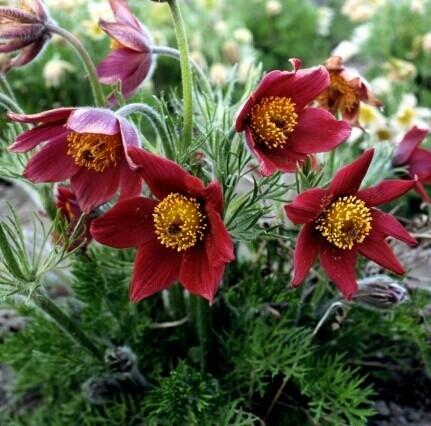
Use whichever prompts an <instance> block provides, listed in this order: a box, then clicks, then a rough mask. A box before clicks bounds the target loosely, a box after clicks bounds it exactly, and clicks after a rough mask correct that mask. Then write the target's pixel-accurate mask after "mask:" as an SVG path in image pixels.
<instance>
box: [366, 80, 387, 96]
mask: <svg viewBox="0 0 431 426" xmlns="http://www.w3.org/2000/svg"><path fill="white" fill-rule="evenodd" d="M370 85H371V89H372V90H373V92H374V93H375V94H376V96H387V95H388V94H389V93H390V92H391V89H392V88H391V82H390V80H389V79H388V78H387V77H384V76H379V77H376V78H374V79H373V80H371V81H370Z"/></svg>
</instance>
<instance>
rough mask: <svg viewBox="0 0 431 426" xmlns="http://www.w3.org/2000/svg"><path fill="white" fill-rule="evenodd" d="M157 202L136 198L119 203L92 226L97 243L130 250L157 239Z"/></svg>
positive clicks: (92, 232)
mask: <svg viewBox="0 0 431 426" xmlns="http://www.w3.org/2000/svg"><path fill="white" fill-rule="evenodd" d="M156 205H157V201H155V200H151V199H150V198H143V197H135V198H129V199H128V200H125V201H121V202H119V203H117V204H116V205H115V206H114V207H113V208H112V209H111V210H109V211H108V212H107V213H105V214H104V215H103V216H101V217H99V218H97V219H95V220H94V221H93V223H92V225H91V234H92V235H93V237H94V239H95V240H96V241H99V243H102V244H104V245H106V246H109V247H115V248H128V247H135V246H139V245H142V244H145V243H147V242H148V241H151V240H153V239H155V234H154V222H153V211H154V207H155V206H156Z"/></svg>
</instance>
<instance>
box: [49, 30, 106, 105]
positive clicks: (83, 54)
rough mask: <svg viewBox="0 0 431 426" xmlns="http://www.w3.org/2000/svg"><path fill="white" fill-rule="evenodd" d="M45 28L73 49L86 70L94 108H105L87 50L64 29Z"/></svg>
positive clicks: (94, 68)
mask: <svg viewBox="0 0 431 426" xmlns="http://www.w3.org/2000/svg"><path fill="white" fill-rule="evenodd" d="M47 28H48V30H49V31H51V33H55V34H58V35H59V36H61V37H63V38H64V39H65V40H66V41H67V42H68V43H69V44H70V45H71V46H72V47H73V48H74V49H75V51H76V53H77V54H78V56H79V57H80V59H81V60H82V63H83V65H84V67H85V68H86V70H87V73H88V78H89V80H90V84H91V89H92V91H93V97H94V101H95V103H96V106H98V107H103V106H105V95H104V94H103V89H102V86H101V85H100V82H99V79H98V77H97V71H96V67H95V66H94V62H93V60H92V59H91V57H90V55H89V53H88V51H87V49H86V48H85V47H84V45H83V44H82V43H81V41H80V40H79V39H78V38H77V37H76V36H75V35H73V34H72V33H70V32H69V31H67V30H65V29H64V28H61V27H57V26H56V25H52V24H48V25H47Z"/></svg>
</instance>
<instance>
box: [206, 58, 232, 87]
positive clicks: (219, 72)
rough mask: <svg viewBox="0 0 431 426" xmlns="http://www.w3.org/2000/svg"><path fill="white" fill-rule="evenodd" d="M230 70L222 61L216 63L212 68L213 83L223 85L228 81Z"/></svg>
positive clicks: (211, 78)
mask: <svg viewBox="0 0 431 426" xmlns="http://www.w3.org/2000/svg"><path fill="white" fill-rule="evenodd" d="M227 76H228V72H227V69H226V67H225V66H224V65H223V64H221V63H218V62H217V63H215V64H213V65H211V68H210V81H211V83H213V84H215V85H217V86H222V85H223V84H225V83H226V81H227Z"/></svg>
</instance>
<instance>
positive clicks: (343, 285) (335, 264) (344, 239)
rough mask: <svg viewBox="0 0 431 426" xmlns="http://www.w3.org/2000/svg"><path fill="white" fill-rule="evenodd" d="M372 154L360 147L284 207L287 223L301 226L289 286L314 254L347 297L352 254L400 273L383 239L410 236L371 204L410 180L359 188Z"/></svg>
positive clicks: (396, 193)
mask: <svg viewBox="0 0 431 426" xmlns="http://www.w3.org/2000/svg"><path fill="white" fill-rule="evenodd" d="M373 155H374V151H373V150H368V151H366V152H365V153H364V154H363V155H362V156H361V157H359V158H358V159H357V160H356V161H354V162H353V163H351V164H349V165H347V166H345V167H343V168H341V169H340V170H339V171H338V172H337V174H336V175H335V176H334V178H333V180H332V182H331V184H330V185H329V188H328V189H322V188H313V189H310V190H308V191H305V192H303V193H302V194H299V195H297V196H296V198H295V199H294V200H293V202H292V203H291V204H289V205H287V206H285V210H286V213H287V216H288V217H289V219H290V220H291V221H292V222H294V223H296V224H304V226H303V227H302V229H301V231H300V232H299V235H298V239H297V242H296V247H295V253H294V260H293V262H294V276H293V280H292V285H293V286H294V287H297V286H299V285H300V284H301V283H302V282H303V281H304V279H305V277H306V276H307V274H308V272H309V271H310V269H311V267H312V265H313V263H314V261H315V260H316V258H317V257H319V260H320V263H321V265H322V267H323V269H324V271H325V272H326V274H327V275H328V277H329V278H330V279H331V280H332V281H333V282H334V283H335V284H336V285H337V287H338V288H339V289H340V291H341V292H342V293H343V294H344V296H345V297H347V298H351V297H352V296H353V295H354V294H355V292H356V290H357V284H356V274H355V263H356V255H357V254H358V253H359V254H362V255H363V256H365V257H367V258H368V259H371V260H372V261H374V262H376V263H378V264H379V265H381V266H383V267H384V268H387V269H390V270H391V271H393V272H395V273H396V274H404V273H405V270H404V268H403V266H402V265H401V264H400V263H399V261H398V259H397V258H396V257H395V255H394V253H393V252H392V250H391V248H390V246H389V245H388V244H387V243H386V241H385V238H386V237H388V236H391V237H394V238H396V239H398V240H400V241H404V242H406V243H408V244H411V245H413V244H415V243H416V240H415V239H414V238H413V237H412V236H411V235H410V234H409V233H408V232H407V231H406V230H405V229H404V228H403V226H402V225H401V224H400V223H399V222H398V221H397V220H396V219H395V217H393V216H392V215H390V214H387V213H384V212H382V211H380V210H378V209H376V208H375V206H378V205H380V204H384V203H388V202H389V201H392V200H394V199H396V198H398V197H400V196H401V195H403V194H404V193H405V192H407V191H408V190H410V189H411V188H412V187H413V186H414V184H415V182H414V181H408V180H386V181H383V182H381V183H380V184H378V185H376V186H373V187H371V188H366V189H361V190H360V189H359V186H360V184H361V182H362V180H363V178H364V176H365V174H366V172H367V170H368V167H369V165H370V162H371V160H372V158H373Z"/></svg>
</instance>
